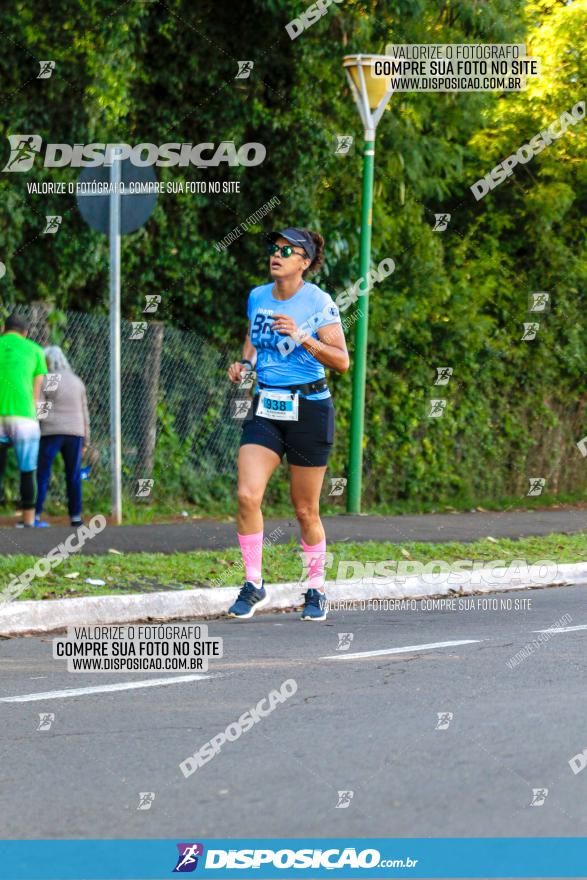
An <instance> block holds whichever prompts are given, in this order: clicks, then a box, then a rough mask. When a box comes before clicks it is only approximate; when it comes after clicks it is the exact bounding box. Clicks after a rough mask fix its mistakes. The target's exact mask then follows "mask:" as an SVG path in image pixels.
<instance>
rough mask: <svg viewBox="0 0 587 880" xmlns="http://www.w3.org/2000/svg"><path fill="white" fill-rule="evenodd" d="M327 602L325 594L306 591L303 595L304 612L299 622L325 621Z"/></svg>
mask: <svg viewBox="0 0 587 880" xmlns="http://www.w3.org/2000/svg"><path fill="white" fill-rule="evenodd" d="M327 614H328V601H327V599H326V593H321V592H320V590H308V591H307V592H306V593H305V594H304V610H303V611H302V616H301V618H300V620H326V615H327Z"/></svg>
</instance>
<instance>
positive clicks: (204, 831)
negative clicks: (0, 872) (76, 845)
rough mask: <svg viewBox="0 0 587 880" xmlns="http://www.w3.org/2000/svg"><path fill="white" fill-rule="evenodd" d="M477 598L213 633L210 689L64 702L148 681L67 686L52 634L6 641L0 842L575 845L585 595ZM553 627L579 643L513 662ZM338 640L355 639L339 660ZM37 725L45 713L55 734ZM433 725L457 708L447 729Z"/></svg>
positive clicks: (78, 678) (580, 807) (0, 709)
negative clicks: (461, 603)
mask: <svg viewBox="0 0 587 880" xmlns="http://www.w3.org/2000/svg"><path fill="white" fill-rule="evenodd" d="M491 598H492V597H483V598H481V597H468V598H467V599H466V600H465V601H466V602H470V603H472V606H473V607H472V608H471V609H470V610H469V609H467V610H443V611H428V610H420V609H419V610H415V611H401V610H395V611H389V610H388V611H385V610H377V611H360V610H359V611H337V612H334V613H332V614H331V615H330V617H329V619H328V621H327V622H326V623H323V624H302V623H300V622H299V620H298V619H297V614H294V613H286V614H266V615H260V616H259V617H257V618H255V619H253V620H252V621H249V622H237V621H228V620H227V621H214V622H213V623H211V624H210V630H211V634H212V635H217V636H222V637H223V639H224V657H223V659H221V660H216V661H214V662H212V663H211V667H210V670H209V672H208V674H207V675H206V677H204V678H202V679H200V680H195V681H194V680H192V681H181V682H178V683H175V684H167V685H157V686H152V687H147V688H145V687H139V688H135V689H128V690H119V691H114V692H99V693H84V694H81V695H78V696H75V697H72V696H70V697H64V696H61V697H56V698H53V697H52V696H51V692H53V691H55V690H58V689H71V688H86V687H97V688H103V687H104V686H110V685H112V684H117V683H121V682H135V683H136V682H145V681H153V680H154V679H155V678H161V677H162V676H161V673H140V674H133V675H129V674H124V675H117V674H108V673H102V674H78V675H75V674H69V673H67V672H66V671H64V664H63V661H56V660H53V659H51V641H50V639H48V638H45V637H43V638H26V639H11V640H3V641H0V759H1V767H2V770H1V776H2V779H1V785H0V817H1V820H0V821H1V824H2V827H1V830H0V837H2V838H72V837H74V838H75V837H80V838H82V837H86V838H87V837H92V838H98V837H111V838H119V837H121V838H124V837H126V838H134V837H137V838H164V837H172V838H175V839H177V840H180V839H186V840H192V839H194V840H201V839H203V840H205V839H206V837H223V836H224V837H235V836H242V837H247V836H251V837H253V836H254V837H279V836H285V837H296V836H297V837H324V836H332V837H335V836H336V837H339V836H340V837H344V836H348V835H356V836H369V837H371V836H393V837H404V836H406V837H427V836H463V837H468V836H478V835H479V836H491V835H496V836H557V835H562V836H566V835H569V836H584V835H587V811H586V807H585V805H586V803H587V772H586V771H583V772H579V773H577V774H576V775H575V774H574V773H573V772H572V770H571V768H570V766H569V763H568V762H569V760H570V759H571V758H572V757H573V756H574V755H577V754H578V753H580V752H582V750H583V749H585V748H586V747H587V724H586V722H585V718H586V708H587V693H586V689H585V646H586V643H587V609H586V607H585V600H584V591H583V590H582V589H581V588H573V587H565V588H559V589H554V588H551V589H545V590H532V591H527V592H524V593H519V592H517V593H512V594H501V595H499V596H496V597H495V599H496V601H497V603H498V606H500V605H501V603H502V601H503V600H506V604H507V600H511V604H512V607H511V609H509V610H502V609H501V608H499V609H498V610H483V607H482V606H483V603H484V602H485V603H487V602H488V601H490V600H491ZM520 600H524V601H525V602H529V603H530V607H529V608H526V609H525V610H516V608H515V602H516V601H518V602H520ZM455 601H456V602H458V600H455ZM479 603H481V604H479ZM561 618H563V623H564V626H566V627H578V629H575V630H573V631H567V630H565V631H562V632H557V633H551V634H548V635H547V636H544V635H543V636H541V638H542V639H545V641H544V642H543V643H541V644H538V646H537V647H536V648H535V649H534V650H533V651H532V652H531V654H530V656H528V657H527V658H526V659H524V660H523V661H522V662H521V663H519V665H517V666H515V667H514V668H508V666H507V661H508V660H511V658H512V657H513V656H514V655H515V654H516V653H517V652H518V651H519V650H520V649H522V648H523V646H524V645H526V644H528V643H531V642H532V640H533V639H536V638H538V636H537V633H536V631H538V630H544V629H548V628H550V627H552V626H553V625H554V624H556V623H557V622H559V625H560V621H561ZM338 633H352V634H353V640H352V643H351V645H350V648H349V649H348V650H347V651H341V650H338V645H339V638H338ZM451 642H458V643H460V644H452V645H451V644H450V643H451ZM438 643H442V644H438ZM445 643H449V644H445ZM429 645H436V646H435V647H427V648H424V647H417V646H429ZM406 647H407V648H408V650H407V651H404V652H400V653H383V654H381V653H380V654H377V655H376V656H369V652H373V651H379V652H381V651H388V650H390V649H402V648H406ZM351 654H358V656H351ZM329 658H334V659H329ZM176 675H177V673H175V674H174V675H173V676H172V677H175V676H176ZM163 677H165V676H164V675H163ZM287 679H293V680H295V682H296V683H297V692H296V693H295V694H294V695H293V696H291V697H290V698H289V699H288V700H286V701H285V702H284V703H282V704H279V705H277V706H276V708H275V710H274V711H273V712H272V713H271V714H270V715H269V716H268V717H266V718H264V719H262V720H260V721H259V722H258V723H257V724H255V725H254V726H253V727H252V728H251V729H250V730H249V731H248V732H245V733H243V734H242V736H240V738H238V739H237V740H236V741H234V742H227V743H226V744H225V745H224V746H223V747H222V750H221V751H220V753H219V754H218V755H217V756H216V757H215V758H214V759H213V760H211V761H210V762H209V763H207V764H206V765H205V766H203V767H201V768H200V769H198V770H197V771H196V772H195V773H194V774H193V775H192V776H190V777H189V778H187V779H186V778H184V776H183V775H182V773H181V772H180V770H179V766H178V765H179V763H180V762H181V761H183V760H184V759H185V758H186V757H187V756H188V755H190V754H192V753H193V752H195V751H196V750H198V749H199V748H200V747H201V746H203V745H204V743H206V742H207V741H209V740H210V739H212V737H214V736H215V735H216V734H217V733H219V732H220V731H224V730H225V728H226V727H227V725H229V724H230V723H231V722H235V721H236V720H237V719H238V718H239V716H240V715H241V714H242V713H243V712H244V711H245V710H247V709H248V708H250V707H251V706H254V705H256V704H257V703H258V702H259V700H261V699H262V698H263V697H266V696H267V695H268V694H269V692H270V691H271V690H273V689H276V688H279V687H280V686H281V684H282V683H283V682H284V681H285V680H287ZM39 693H44V694H46V696H43V697H41V698H34V697H33V699H29V700H28V701H26V702H7V701H6V700H7V698H13V697H15V696H18V697H24V696H28V697H30V696H31V695H35V694H39ZM39 713H54V716H55V718H54V720H53V722H52V724H51V727H50V729H48V730H45V731H39V730H37V729H36V728H37V726H38V724H39ZM438 713H452V718H450V719H449V718H448V716H443V719H441V721H442V720H443V721H444V724H445V725H446V722H447V720H448V725H447V726H446V727H445V729H438V725H439V723H441V722H440V721H439V717H438ZM534 789H548V793H547V795H546V796H544V795H543V794H542V795H541V794H540V792H539V793H538V795H536V797H535V795H534V792H533V790H534ZM349 791H350V792H353V795H352V797H349V796H348V795H347V796H344V797H343V798H342V803H345V802H346V803H347V804H348V805H347V806H343V805H342V803H341V799H340V796H339V792H349ZM140 792H153V793H154V795H155V797H154V800H153V801H152V803H151V806H150V808H149V809H140V810H139V809H137V807H138V804H139V793H140ZM533 797H535V799H536V798H537V799H538V801H540V800H541V797H544V798H545V799H544V802H543V803H542V804H539V803H536V805H534V806H531V803H532V800H533ZM337 803H338V804H339V806H337Z"/></svg>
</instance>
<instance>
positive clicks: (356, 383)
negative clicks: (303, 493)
mask: <svg viewBox="0 0 587 880" xmlns="http://www.w3.org/2000/svg"><path fill="white" fill-rule="evenodd" d="M385 57H386V56H384V55H346V56H345V58H344V61H343V65H344V68H345V70H346V75H347V79H348V81H349V85H350V87H351V92H352V94H353V98H354V99H355V103H356V105H357V107H358V110H359V114H360V116H361V121H362V123H363V128H364V130H365V147H364V150H363V197H362V204H361V246H360V255H359V277H360V278H366V276H367V273H368V271H369V264H370V262H371V225H372V208H373V172H374V166H375V130H376V128H377V124H378V122H379V120H380V119H381V116H382V115H383V111H384V110H385V107H386V106H387V103H388V101H389V99H390V98H391V94H392V92H391V89H390V88H389V86H388V80H387V79H382V78H374V77H372V76H371V66H372V65H373V63H374V62H375V61H376V60H379V59H383V58H385ZM358 308H359V314H358V320H357V321H356V323H355V360H354V366H353V399H352V412H351V433H350V444H349V469H348V486H347V512H348V513H360V512H361V484H362V471H363V430H364V422H365V379H366V374H367V334H368V328H369V297H368V295H367V296H364V297H362V299H361V305H360V306H358Z"/></svg>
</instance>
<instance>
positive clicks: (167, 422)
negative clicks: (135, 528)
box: [16, 306, 241, 501]
mask: <svg viewBox="0 0 587 880" xmlns="http://www.w3.org/2000/svg"><path fill="white" fill-rule="evenodd" d="M16 311H18V312H19V313H20V314H23V315H25V316H26V317H27V319H28V320H29V322H30V325H31V326H30V332H29V337H30V338H31V339H33V340H34V341H35V342H37V343H39V345H42V346H43V347H45V346H47V345H59V346H61V348H62V349H63V351H64V352H65V354H66V356H67V359H68V360H69V362H70V364H71V367H72V369H73V371H74V372H75V373H77V375H78V376H79V377H80V378H81V379H82V380H83V381H84V383H85V385H86V390H87V398H88V408H89V413H90V423H91V445H90V448H89V450H88V452H87V454H86V460H85V464H88V465H90V473H89V483H88V485H87V489H88V490H90V491H89V492H88V493H85V494H89V495H90V496H91V498H92V500H93V501H97V500H99V499H103V500H104V501H109V498H110V485H111V472H110V342H109V318H108V316H107V315H90V314H85V313H80V312H73V311H68V312H61V311H51V310H49V309H47V308H46V307H44V306H29V307H22V308H18V309H17V310H16ZM145 318H147V316H145ZM233 359H234V352H232V351H231V352H229V351H228V350H226V349H225V350H220V349H218V348H216V347H215V346H213V345H210V343H209V342H207V341H206V340H205V339H203V338H202V337H201V336H199V335H198V334H197V333H193V332H183V331H180V330H177V329H176V328H173V327H168V326H165V325H164V324H163V323H161V322H159V321H156V320H144V321H140V322H132V323H131V322H126V321H125V322H122V325H121V398H122V481H123V490H124V492H125V494H126V496H127V497H128V496H134V497H137V495H138V496H139V497H140V496H141V495H142V496H147V495H148V496H150V497H151V498H160V499H166V500H170V499H173V498H175V499H176V500H178V501H179V500H180V499H186V500H190V501H195V500H199V499H201V497H202V491H203V490H204V487H206V486H208V487H209V486H210V485H211V484H215V485H216V486H218V484H219V481H220V483H225V484H226V485H228V475H229V474H230V475H231V476H230V478H231V479H232V478H233V475H234V467H235V458H236V454H237V449H238V443H239V436H240V426H241V422H239V421H238V420H235V419H234V418H232V416H231V410H230V402H231V400H232V399H234V397H235V391H234V389H233V388H232V386H230V384H229V382H228V379H227V376H226V370H227V368H228V364H229V363H230V362H231V360H233ZM143 481H147V482H143ZM151 481H152V483H151ZM51 488H52V491H53V492H54V493H55V496H56V497H60V498H63V486H62V483H61V480H60V479H59V480H58V479H54V480H53V481H52V487H51ZM50 497H51V496H50Z"/></svg>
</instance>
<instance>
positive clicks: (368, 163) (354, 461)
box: [347, 131, 375, 513]
mask: <svg viewBox="0 0 587 880" xmlns="http://www.w3.org/2000/svg"><path fill="white" fill-rule="evenodd" d="M374 167H375V132H374V131H373V132H367V133H366V135H365V149H364V152H363V198H362V206H361V249H360V257H359V277H360V278H365V279H366V276H367V273H368V271H369V266H370V262H371V220H372V216H371V215H372V208H373V172H374ZM357 308H358V310H359V314H358V319H357V322H356V324H355V359H354V365H353V400H352V412H351V434H350V449H349V472H348V488H347V512H348V513H360V512H361V483H362V471H363V430H364V423H365V380H366V376H367V334H368V329H369V295H368V294H367V295H365V296H362V297H360V299H359V300H358V301H357Z"/></svg>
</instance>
